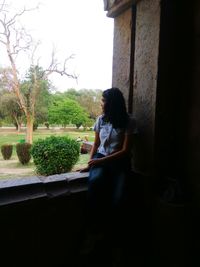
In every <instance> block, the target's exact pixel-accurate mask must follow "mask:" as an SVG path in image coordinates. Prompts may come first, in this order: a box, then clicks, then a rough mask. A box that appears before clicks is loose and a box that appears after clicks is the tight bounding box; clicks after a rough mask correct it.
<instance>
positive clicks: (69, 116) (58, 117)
mask: <svg viewBox="0 0 200 267" xmlns="http://www.w3.org/2000/svg"><path fill="white" fill-rule="evenodd" d="M88 117H89V115H88V114H87V112H86V111H85V110H84V109H83V108H82V107H81V106H80V105H79V104H78V103H77V102H76V101H75V100H72V99H69V98H62V99H61V98H59V97H56V98H55V101H54V102H53V104H52V105H51V107H50V108H49V122H50V124H61V125H63V126H66V125H68V124H70V123H72V124H75V125H76V126H77V128H79V127H80V126H81V125H82V124H84V123H86V121H87V120H88Z"/></svg>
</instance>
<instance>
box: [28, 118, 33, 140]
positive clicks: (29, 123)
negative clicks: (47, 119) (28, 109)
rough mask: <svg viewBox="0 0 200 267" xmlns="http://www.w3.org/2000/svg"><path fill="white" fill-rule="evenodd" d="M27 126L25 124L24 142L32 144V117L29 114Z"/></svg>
mask: <svg viewBox="0 0 200 267" xmlns="http://www.w3.org/2000/svg"><path fill="white" fill-rule="evenodd" d="M26 119H27V122H26V123H27V124H26V142H27V143H30V144H32V143H33V117H32V116H31V114H27V117H26Z"/></svg>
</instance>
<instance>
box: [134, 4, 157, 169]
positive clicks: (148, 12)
mask: <svg viewBox="0 0 200 267" xmlns="http://www.w3.org/2000/svg"><path fill="white" fill-rule="evenodd" d="M159 31H160V0H143V1H140V2H139V3H138V4H137V17H136V40H135V63H134V64H135V65H134V84H133V113H134V114H135V116H136V119H137V121H138V127H139V131H140V136H141V144H143V145H141V146H139V149H140V151H142V152H141V155H143V156H142V157H143V158H141V159H140V160H139V161H140V163H141V166H140V168H142V169H143V171H145V172H151V168H152V164H153V152H154V151H153V146H154V127H155V125H154V124H155V107H156V89H157V72H158V69H157V68H158V51H159ZM132 64H133V62H132ZM142 165H143V166H142Z"/></svg>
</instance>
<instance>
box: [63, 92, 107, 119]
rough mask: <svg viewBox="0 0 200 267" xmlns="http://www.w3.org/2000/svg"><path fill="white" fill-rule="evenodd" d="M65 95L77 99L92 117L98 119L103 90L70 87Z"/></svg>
mask: <svg viewBox="0 0 200 267" xmlns="http://www.w3.org/2000/svg"><path fill="white" fill-rule="evenodd" d="M64 95H65V96H67V97H68V98H70V99H73V100H76V101H77V102H78V103H79V104H80V105H81V106H82V107H83V108H84V109H86V110H87V111H88V113H89V115H90V118H91V119H96V117H97V116H99V115H100V114H101V97H102V91H101V90H98V89H96V90H92V89H81V90H78V91H77V90H75V89H72V88H71V89H68V90H67V91H66V92H64Z"/></svg>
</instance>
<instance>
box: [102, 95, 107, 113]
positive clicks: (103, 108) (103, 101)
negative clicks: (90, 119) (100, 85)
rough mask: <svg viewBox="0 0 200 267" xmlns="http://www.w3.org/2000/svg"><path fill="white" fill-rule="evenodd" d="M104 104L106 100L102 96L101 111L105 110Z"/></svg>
mask: <svg viewBox="0 0 200 267" xmlns="http://www.w3.org/2000/svg"><path fill="white" fill-rule="evenodd" d="M105 104H106V100H105V98H104V97H103V96H102V98H101V108H102V113H104V112H105Z"/></svg>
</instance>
